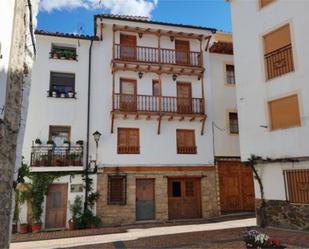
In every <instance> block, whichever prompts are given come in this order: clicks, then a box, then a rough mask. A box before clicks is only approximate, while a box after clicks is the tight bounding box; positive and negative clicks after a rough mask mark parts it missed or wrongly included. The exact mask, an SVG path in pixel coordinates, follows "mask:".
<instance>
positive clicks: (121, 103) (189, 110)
mask: <svg viewBox="0 0 309 249" xmlns="http://www.w3.org/2000/svg"><path fill="white" fill-rule="evenodd" d="M204 103H205V102H204V99H203V98H179V97H167V96H162V97H161V108H160V97H158V96H151V95H129V94H119V93H116V94H115V95H114V110H117V111H124V112H162V113H181V114H205V104H204Z"/></svg>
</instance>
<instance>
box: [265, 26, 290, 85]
mask: <svg viewBox="0 0 309 249" xmlns="http://www.w3.org/2000/svg"><path fill="white" fill-rule="evenodd" d="M263 40H264V60H265V71H266V79H267V80H270V79H273V78H276V77H279V76H281V75H284V74H287V73H289V72H291V71H294V62H293V52H292V44H291V32H290V25H289V24H287V25H284V26H283V27H281V28H279V29H277V30H275V31H272V32H270V33H268V34H266V35H264V37H263Z"/></svg>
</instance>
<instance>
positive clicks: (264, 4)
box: [259, 0, 275, 8]
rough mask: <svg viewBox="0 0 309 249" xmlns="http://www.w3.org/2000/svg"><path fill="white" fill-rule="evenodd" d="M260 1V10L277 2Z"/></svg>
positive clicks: (271, 0) (269, 0)
mask: <svg viewBox="0 0 309 249" xmlns="http://www.w3.org/2000/svg"><path fill="white" fill-rule="evenodd" d="M259 1H260V8H263V7H265V6H266V5H268V4H270V3H272V2H274V1H275V0H259Z"/></svg>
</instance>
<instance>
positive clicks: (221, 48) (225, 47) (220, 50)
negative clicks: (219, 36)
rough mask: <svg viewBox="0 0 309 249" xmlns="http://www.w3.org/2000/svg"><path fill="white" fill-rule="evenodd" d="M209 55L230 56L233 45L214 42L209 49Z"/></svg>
mask: <svg viewBox="0 0 309 249" xmlns="http://www.w3.org/2000/svg"><path fill="white" fill-rule="evenodd" d="M209 52H210V53H217V54H230V55H232V54H233V53H234V51H233V43H232V42H222V41H218V42H214V44H212V46H211V47H210V48H209Z"/></svg>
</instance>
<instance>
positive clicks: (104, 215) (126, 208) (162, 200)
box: [96, 170, 219, 224]
mask: <svg viewBox="0 0 309 249" xmlns="http://www.w3.org/2000/svg"><path fill="white" fill-rule="evenodd" d="M118 172H119V173H125V174H127V204H126V205H108V204H107V187H108V182H107V181H108V174H109V173H105V172H103V173H102V172H101V173H99V174H98V179H97V184H98V185H97V191H99V193H100V198H99V200H98V202H97V210H96V211H97V215H98V216H99V217H100V218H101V219H102V222H103V224H130V223H134V222H136V219H135V199H136V194H135V193H136V188H135V181H136V179H137V178H152V179H155V219H156V221H158V222H164V221H167V220H168V194H167V193H168V191H167V187H168V176H173V177H175V176H177V175H179V176H181V177H183V176H188V177H189V176H190V175H191V176H201V177H202V178H201V201H202V217H203V218H209V217H214V216H217V215H218V214H219V207H218V196H217V189H216V186H217V184H216V172H215V170H207V171H188V172H184V171H168V172H167V171H147V172H140V171H129V172H124V171H118Z"/></svg>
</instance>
